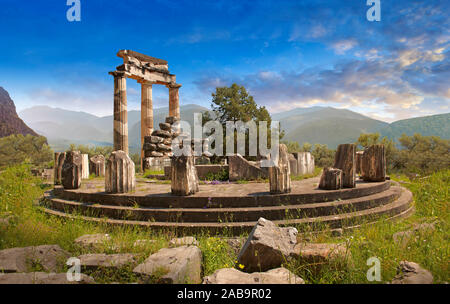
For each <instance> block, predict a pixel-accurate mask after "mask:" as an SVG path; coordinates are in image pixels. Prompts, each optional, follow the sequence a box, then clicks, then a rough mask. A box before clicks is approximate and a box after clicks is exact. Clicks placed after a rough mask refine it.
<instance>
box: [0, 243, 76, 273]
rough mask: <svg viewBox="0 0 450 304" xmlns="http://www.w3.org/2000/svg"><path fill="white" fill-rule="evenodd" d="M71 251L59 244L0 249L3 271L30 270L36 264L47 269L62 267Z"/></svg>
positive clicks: (0, 265)
mask: <svg viewBox="0 0 450 304" xmlns="http://www.w3.org/2000/svg"><path fill="white" fill-rule="evenodd" d="M69 257H70V253H69V252H67V251H65V250H63V249H61V247H59V246H58V245H42V246H30V247H21V248H10V249H4V250H1V251H0V273H1V272H28V271H30V270H31V269H33V268H34V267H36V266H39V267H42V268H43V269H44V270H45V271H49V272H50V271H51V272H56V271H58V270H60V269H62V266H63V265H64V264H65V262H66V260H67V259H68V258H69Z"/></svg>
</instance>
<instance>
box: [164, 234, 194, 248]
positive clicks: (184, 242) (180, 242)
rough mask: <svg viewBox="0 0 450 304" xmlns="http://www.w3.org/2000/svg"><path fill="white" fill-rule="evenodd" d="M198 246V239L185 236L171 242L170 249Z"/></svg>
mask: <svg viewBox="0 0 450 304" xmlns="http://www.w3.org/2000/svg"><path fill="white" fill-rule="evenodd" d="M191 245H193V246H198V245H199V243H198V241H197V239H196V238H195V237H193V236H185V237H182V238H173V239H171V240H170V242H169V246H170V247H178V246H191Z"/></svg>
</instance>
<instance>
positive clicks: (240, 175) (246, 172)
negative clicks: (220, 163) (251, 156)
mask: <svg viewBox="0 0 450 304" xmlns="http://www.w3.org/2000/svg"><path fill="white" fill-rule="evenodd" d="M228 166H229V177H230V181H237V180H256V179H260V178H267V177H268V175H267V173H266V172H264V170H262V169H261V168H259V167H257V166H255V165H253V164H252V163H250V162H249V161H247V160H246V159H245V158H243V157H242V156H241V155H239V154H236V155H232V156H228Z"/></svg>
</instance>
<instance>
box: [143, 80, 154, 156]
mask: <svg viewBox="0 0 450 304" xmlns="http://www.w3.org/2000/svg"><path fill="white" fill-rule="evenodd" d="M140 83H141V160H143V159H144V138H145V136H151V135H152V132H153V100H152V84H151V83H149V82H145V81H141V82H140Z"/></svg>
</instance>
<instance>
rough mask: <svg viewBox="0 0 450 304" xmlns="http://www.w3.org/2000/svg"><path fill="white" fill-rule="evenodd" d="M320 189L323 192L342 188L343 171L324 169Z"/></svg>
mask: <svg viewBox="0 0 450 304" xmlns="http://www.w3.org/2000/svg"><path fill="white" fill-rule="evenodd" d="M319 188H320V189H323V190H338V189H341V188H342V170H341V169H336V168H324V169H323V172H322V176H321V177H320V182H319Z"/></svg>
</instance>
